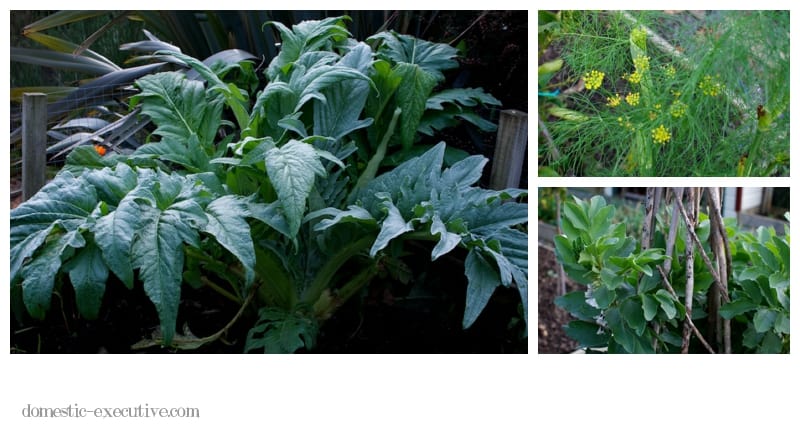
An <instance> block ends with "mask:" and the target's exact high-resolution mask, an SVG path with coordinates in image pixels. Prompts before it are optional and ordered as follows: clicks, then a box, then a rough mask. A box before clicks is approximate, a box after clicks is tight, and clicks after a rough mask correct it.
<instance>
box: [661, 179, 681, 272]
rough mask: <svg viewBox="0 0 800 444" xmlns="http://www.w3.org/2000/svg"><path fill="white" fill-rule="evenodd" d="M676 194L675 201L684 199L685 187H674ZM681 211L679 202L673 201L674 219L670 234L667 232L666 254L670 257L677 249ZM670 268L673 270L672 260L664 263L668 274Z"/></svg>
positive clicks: (671, 222)
mask: <svg viewBox="0 0 800 444" xmlns="http://www.w3.org/2000/svg"><path fill="white" fill-rule="evenodd" d="M673 191H674V193H673V194H675V195H674V196H673V197H672V199H673V200H674V201H677V200H680V199H683V188H682V187H679V188H674V189H673ZM679 214H680V212H679V211H678V204H677V203H675V202H673V203H672V220H671V221H670V225H669V234H667V245H666V247H667V248H666V251H665V253H664V254H666V255H667V256H669V257H672V252H673V251H674V250H675V240H676V238H677V237H678V216H679ZM670 270H672V261H669V262H667V263H666V264H665V265H664V271H666V273H667V275H669V272H670Z"/></svg>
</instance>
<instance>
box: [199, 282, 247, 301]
mask: <svg viewBox="0 0 800 444" xmlns="http://www.w3.org/2000/svg"><path fill="white" fill-rule="evenodd" d="M200 281H201V282H203V284H204V285H206V286H207V287H209V288H211V289H212V290H214V291H216V292H217V293H219V294H220V295H222V296H225V298H226V299H229V300H231V301H233V302H236V303H237V304H238V303H241V302H242V298H240V297H238V296H236V295H235V294H233V293H231V292H230V291H228V290H226V289H224V288H222V287H221V286H219V285H218V284H217V283H215V282H214V281H212V280H211V279H209V278H207V277H205V276H200Z"/></svg>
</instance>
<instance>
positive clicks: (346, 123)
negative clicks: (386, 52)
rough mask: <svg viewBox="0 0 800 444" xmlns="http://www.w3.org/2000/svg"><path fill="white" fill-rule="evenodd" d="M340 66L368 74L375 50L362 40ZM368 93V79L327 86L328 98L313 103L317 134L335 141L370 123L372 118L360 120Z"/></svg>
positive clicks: (341, 61)
mask: <svg viewBox="0 0 800 444" xmlns="http://www.w3.org/2000/svg"><path fill="white" fill-rule="evenodd" d="M337 65H339V66H344V67H348V68H351V69H354V70H356V71H358V72H360V73H362V74H366V73H367V72H368V70H369V67H370V66H371V65H372V49H371V48H370V47H369V46H367V45H366V44H364V43H359V44H357V45H356V46H355V47H353V48H351V49H350V51H349V52H348V53H347V54H345V56H344V57H342V59H341V60H340V61H339V62H338V63H337ZM369 93H370V85H369V80H368V79H366V78H356V79H349V80H344V81H341V82H337V83H335V84H333V85H330V86H328V87H327V88H325V96H326V98H327V100H325V101H324V102H323V101H316V102H314V134H317V135H321V136H328V137H332V138H333V139H334V142H335V141H338V140H340V139H341V138H342V137H344V136H346V135H347V134H350V133H351V132H353V131H356V130H358V129H361V128H365V127H367V126H369V125H371V124H372V119H371V118H368V119H364V120H359V116H361V113H362V110H363V109H364V106H365V105H366V103H367V97H368V96H369ZM329 144H330V143H324V144H322V146H321V148H322V149H327V148H328V146H329ZM318 146H319V145H318Z"/></svg>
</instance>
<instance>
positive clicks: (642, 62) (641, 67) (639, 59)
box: [633, 55, 650, 73]
mask: <svg viewBox="0 0 800 444" xmlns="http://www.w3.org/2000/svg"><path fill="white" fill-rule="evenodd" d="M633 66H635V67H636V72H640V73H642V72H647V70H648V69H650V57H647V56H644V55H640V56H636V58H635V59H633Z"/></svg>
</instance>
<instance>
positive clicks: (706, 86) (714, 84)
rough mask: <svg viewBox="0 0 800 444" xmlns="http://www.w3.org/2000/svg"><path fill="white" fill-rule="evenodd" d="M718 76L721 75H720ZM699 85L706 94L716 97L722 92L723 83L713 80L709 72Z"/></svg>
mask: <svg viewBox="0 0 800 444" xmlns="http://www.w3.org/2000/svg"><path fill="white" fill-rule="evenodd" d="M717 77H719V75H718V76H717ZM698 86H699V87H700V90H701V91H703V95H705V96H711V97H716V96H718V95H719V93H721V92H722V84H721V83H719V82H718V81H716V80H712V79H711V76H710V75H708V74H706V75H705V77H703V80H701V81H700V85H698Z"/></svg>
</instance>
